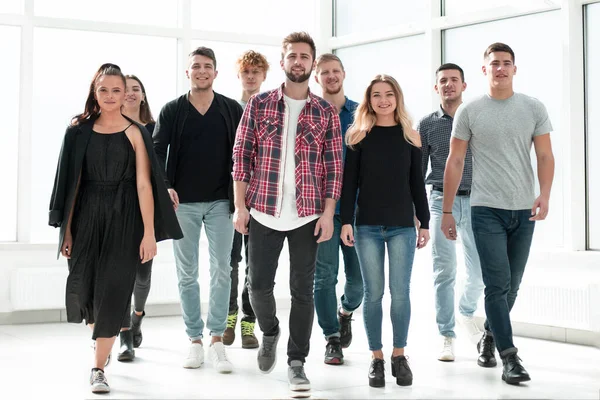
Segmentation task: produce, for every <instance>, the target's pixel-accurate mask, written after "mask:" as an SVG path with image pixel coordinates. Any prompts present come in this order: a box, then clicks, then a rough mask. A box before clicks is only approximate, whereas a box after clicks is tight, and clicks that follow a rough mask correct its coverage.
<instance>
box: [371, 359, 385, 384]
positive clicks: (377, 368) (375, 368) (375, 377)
mask: <svg viewBox="0 0 600 400" xmlns="http://www.w3.org/2000/svg"><path fill="white" fill-rule="evenodd" d="M384 364H385V361H383V360H382V359H381V358H374V359H373V360H371V366H370V367H369V386H371V387H384V386H385V366H384Z"/></svg>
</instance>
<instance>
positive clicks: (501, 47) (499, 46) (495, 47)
mask: <svg viewBox="0 0 600 400" xmlns="http://www.w3.org/2000/svg"><path fill="white" fill-rule="evenodd" d="M496 51H502V52H504V53H509V54H510V56H511V57H512V62H513V64H514V63H515V52H514V51H513V49H511V48H510V46H509V45H507V44H504V43H500V42H496V43H492V44H490V45H489V46H488V47H487V49H485V52H484V53H483V59H484V60H487V59H488V57H489V56H490V54H492V53H494V52H496Z"/></svg>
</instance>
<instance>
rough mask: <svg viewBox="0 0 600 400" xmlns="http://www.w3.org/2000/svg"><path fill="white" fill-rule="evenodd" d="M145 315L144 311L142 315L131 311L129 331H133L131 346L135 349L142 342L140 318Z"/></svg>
mask: <svg viewBox="0 0 600 400" xmlns="http://www.w3.org/2000/svg"><path fill="white" fill-rule="evenodd" d="M145 316H146V311H142V315H137V314H136V313H135V311H132V312H131V332H132V333H133V347H135V348H136V349H137V348H138V347H140V345H141V344H142V339H143V337H142V319H144V317H145Z"/></svg>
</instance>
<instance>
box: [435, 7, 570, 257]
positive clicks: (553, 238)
mask: <svg viewBox="0 0 600 400" xmlns="http://www.w3.org/2000/svg"><path fill="white" fill-rule="evenodd" d="M558 26H560V12H557V11H552V12H546V13H540V14H533V15H528V16H525V17H519V18H511V19H505V20H500V21H495V22H490V23H484V24H478V25H471V26H466V27H462V28H457V29H450V30H447V31H446V32H445V35H444V62H452V63H456V64H458V65H460V66H461V67H462V68H463V69H464V71H465V80H466V82H467V85H468V86H467V90H466V92H465V94H464V98H465V100H468V99H470V98H473V97H475V96H478V95H481V94H483V93H485V92H486V89H487V81H486V79H485V77H484V76H483V74H482V72H481V66H482V65H483V53H484V51H485V49H486V48H487V46H489V45H490V44H492V43H493V42H504V43H506V44H508V45H509V46H511V47H512V49H513V50H514V52H515V65H516V66H517V74H516V76H515V78H514V87H515V91H517V92H521V93H525V94H527V95H529V96H532V97H536V98H538V99H539V100H541V101H542V103H544V105H545V106H546V108H547V110H548V114H549V115H550V120H551V121H552V125H553V127H554V131H553V132H552V133H551V138H552V146H553V150H554V156H555V159H556V170H555V174H554V184H553V185H552V195H551V198H550V213H549V215H548V218H547V220H546V221H544V222H541V223H538V226H537V228H536V234H535V236H534V242H535V243H536V244H537V245H540V246H543V247H560V246H563V239H564V238H563V210H564V205H563V188H562V186H563V183H562V181H563V179H562V176H563V172H562V171H563V165H562V146H561V143H563V141H564V140H565V139H564V138H563V133H562V132H560V126H561V105H562V103H561V96H560V92H561V79H562V65H561V36H560V29H557V27H558ZM541 37H543V38H544V40H539V38H541ZM532 162H533V168H534V172H535V171H536V159H535V153H534V152H533V150H532ZM535 175H536V193H538V192H539V184H538V183H537V174H535Z"/></svg>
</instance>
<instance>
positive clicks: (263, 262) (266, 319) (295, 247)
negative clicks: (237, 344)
mask: <svg viewBox="0 0 600 400" xmlns="http://www.w3.org/2000/svg"><path fill="white" fill-rule="evenodd" d="M316 224H317V220H314V221H312V222H309V223H308V224H306V225H303V226H301V227H299V228H296V229H294V230H291V231H286V232H282V231H276V230H274V229H270V228H268V227H266V226H264V225H262V224H260V223H259V222H258V221H257V220H255V219H254V218H252V217H251V218H250V227H249V229H250V232H249V233H250V234H249V242H248V248H249V254H248V256H249V257H250V264H249V269H248V288H249V290H250V302H251V303H252V308H253V309H254V313H255V314H256V319H257V321H258V325H259V326H260V330H261V331H262V332H263V335H266V336H273V335H275V334H277V331H278V329H279V320H278V319H277V316H276V313H277V305H276V304H275V296H273V287H274V286H275V273H276V272H277V265H278V262H279V255H280V254H281V249H282V248H283V241H284V240H285V239H286V238H287V240H288V246H289V253H290V292H291V295H292V308H291V311H290V320H289V332H290V338H289V340H288V351H287V354H288V364H289V363H290V362H291V361H292V360H299V361H302V362H303V363H304V362H305V361H306V357H307V356H308V351H309V349H310V335H311V333H312V325H313V319H314V314H315V310H314V295H313V285H314V279H315V263H316V259H317V247H318V245H317V237H316V236H314V230H315V226H316Z"/></svg>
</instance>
